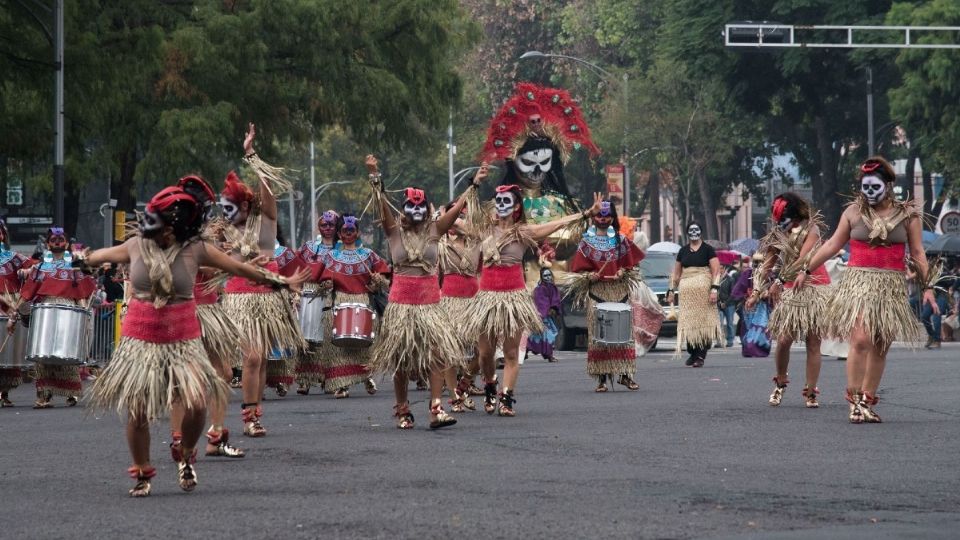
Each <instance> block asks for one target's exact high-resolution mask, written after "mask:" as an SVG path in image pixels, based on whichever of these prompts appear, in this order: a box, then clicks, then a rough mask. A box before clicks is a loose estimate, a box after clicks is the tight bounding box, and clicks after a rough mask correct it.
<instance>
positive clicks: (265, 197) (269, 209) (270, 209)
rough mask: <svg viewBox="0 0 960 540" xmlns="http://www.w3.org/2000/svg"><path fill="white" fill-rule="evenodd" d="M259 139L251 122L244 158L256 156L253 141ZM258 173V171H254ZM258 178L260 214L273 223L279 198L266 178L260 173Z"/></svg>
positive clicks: (244, 142)
mask: <svg viewBox="0 0 960 540" xmlns="http://www.w3.org/2000/svg"><path fill="white" fill-rule="evenodd" d="M256 138H257V126H255V125H254V124H253V122H250V123H249V124H247V134H246V136H244V138H243V156H244V157H246V158H250V157H252V156H254V155H256V153H257V151H256V150H254V149H253V141H254V140H255V139H256ZM254 171H255V172H256V169H254ZM257 177H258V178H260V213H261V214H263V217H265V218H267V219H272V220H273V221H276V220H277V198H276V197H275V196H274V195H273V191H271V190H270V185H269V184H268V183H267V179H266V178H264V177H263V176H262V175H261V174H260V173H259V172H257Z"/></svg>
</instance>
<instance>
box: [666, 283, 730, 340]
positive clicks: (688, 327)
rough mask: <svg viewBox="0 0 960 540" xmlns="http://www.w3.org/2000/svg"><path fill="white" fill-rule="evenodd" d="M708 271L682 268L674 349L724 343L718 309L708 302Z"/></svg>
mask: <svg viewBox="0 0 960 540" xmlns="http://www.w3.org/2000/svg"><path fill="white" fill-rule="evenodd" d="M711 284H712V281H711V279H710V270H709V268H696V267H692V268H684V269H683V275H682V277H681V278H680V287H679V294H680V298H679V300H680V315H679V317H677V349H676V356H678V357H679V356H680V353H681V351H682V350H684V349H685V348H686V347H687V346H692V347H709V346H711V345H712V344H713V342H714V341H717V342H719V343H723V342H724V337H723V329H722V328H721V327H720V315H719V314H718V313H717V305H716V304H714V303H713V302H711V301H710V285H711Z"/></svg>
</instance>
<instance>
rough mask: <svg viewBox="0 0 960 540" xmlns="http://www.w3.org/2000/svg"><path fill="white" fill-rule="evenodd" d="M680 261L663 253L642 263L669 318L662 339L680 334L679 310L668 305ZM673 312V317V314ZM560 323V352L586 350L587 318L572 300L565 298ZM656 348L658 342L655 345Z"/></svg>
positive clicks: (650, 254)
mask: <svg viewBox="0 0 960 540" xmlns="http://www.w3.org/2000/svg"><path fill="white" fill-rule="evenodd" d="M676 262H677V257H676V255H674V254H672V253H667V252H662V251H648V252H647V254H646V257H644V259H643V261H641V263H640V271H641V273H642V274H643V280H644V282H645V283H646V284H647V286H648V287H650V289H651V290H652V291H653V293H654V294H656V295H657V301H659V302H660V305H661V306H663V310H664V312H665V313H666V314H667V318H666V319H665V320H664V321H663V326H662V327H661V328H660V333H659V335H660V336H667V337H670V336H675V335H677V318H676V315H677V313H678V310H679V307H674V308H671V307H670V306H669V305H668V304H667V289H668V288H669V287H670V273H671V272H673V266H674V264H675V263H676ZM671 313H672V315H671ZM556 322H557V329H558V330H559V333H558V334H557V343H556V348H557V350H561V351H572V350H573V349H575V348H578V347H585V346H586V343H585V340H586V338H587V315H586V313H585V312H584V311H583V310H581V309H574V308H573V301H572V300H571V299H570V298H564V299H563V317H562V319H561V320H558V321H556ZM654 347H656V343H654Z"/></svg>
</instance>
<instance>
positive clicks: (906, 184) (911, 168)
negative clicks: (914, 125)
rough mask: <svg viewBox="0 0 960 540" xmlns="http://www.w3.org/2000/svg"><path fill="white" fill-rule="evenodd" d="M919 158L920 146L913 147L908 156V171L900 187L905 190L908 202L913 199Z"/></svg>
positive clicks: (905, 197) (904, 194) (904, 193)
mask: <svg viewBox="0 0 960 540" xmlns="http://www.w3.org/2000/svg"><path fill="white" fill-rule="evenodd" d="M918 157H920V146H919V145H916V144H915V145H912V146H911V147H910V152H909V153H908V154H907V169H906V172H905V176H904V178H903V180H902V181H901V182H900V187H901V188H903V197H904V200H906V201H909V200H911V199H913V177H914V175H916V172H917V158H918ZM924 203H926V202H924Z"/></svg>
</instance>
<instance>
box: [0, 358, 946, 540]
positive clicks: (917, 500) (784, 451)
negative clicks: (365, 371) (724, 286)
mask: <svg viewBox="0 0 960 540" xmlns="http://www.w3.org/2000/svg"><path fill="white" fill-rule="evenodd" d="M661 345H666V343H663V344H661ZM794 354H795V356H794V358H795V362H797V363H796V365H795V366H794V368H793V369H792V370H791V372H792V373H793V379H794V381H795V384H793V385H791V386H790V388H789V390H788V392H787V396H786V399H785V400H784V404H783V405H782V406H780V407H779V408H772V407H769V406H768V405H767V404H766V399H767V396H768V394H769V392H770V390H771V384H772V383H770V378H771V377H772V375H773V372H772V361H771V360H767V359H746V358H741V357H740V356H739V351H738V350H727V351H713V352H711V354H710V356H709V357H708V359H707V364H706V367H704V368H702V369H690V368H685V367H683V365H682V362H679V361H674V360H672V359H671V354H670V353H669V352H657V353H653V354H650V355H647V356H646V357H644V358H643V359H641V360H640V361H639V370H638V374H637V381H638V383H639V384H640V387H641V388H640V391H639V392H627V391H621V390H620V388H622V387H618V389H617V390H618V391H616V392H608V393H606V394H595V393H594V392H593V388H594V384H593V383H592V382H591V380H590V379H588V378H587V377H586V376H585V374H584V357H583V353H582V352H580V353H563V354H561V355H560V361H559V363H556V364H547V363H545V362H543V361H542V360H539V359H531V360H530V361H529V362H528V363H527V364H526V366H525V367H524V370H523V372H522V373H521V379H520V387H519V390H518V393H517V397H518V403H517V410H518V413H519V415H518V416H517V417H516V418H512V419H509V418H498V417H490V416H487V415H486V414H484V413H483V412H473V413H465V414H461V415H459V417H460V423H458V424H457V425H456V426H454V427H452V428H449V429H447V430H441V431H437V432H431V431H430V430H428V429H427V427H426V424H427V415H426V407H427V405H426V400H427V394H426V393H425V392H411V397H412V399H413V400H415V402H414V404H413V408H414V413H415V414H416V415H417V421H418V427H417V428H416V429H415V430H412V431H407V432H401V431H399V430H397V429H395V428H394V427H393V422H392V418H391V416H390V408H391V405H392V397H393V396H392V391H390V389H388V388H383V389H382V390H381V392H380V393H378V394H377V395H376V396H372V397H371V396H367V395H366V394H365V393H363V391H362V389H359V388H358V389H356V390H357V391H355V392H354V393H353V395H352V397H351V398H350V399H348V400H334V399H332V397H331V396H324V395H314V394H311V395H310V396H308V397H302V396H297V395H296V394H294V393H293V392H291V393H290V395H289V396H287V397H286V398H284V399H282V400H278V399H275V397H274V396H273V394H272V392H271V393H270V396H268V401H267V402H266V406H265V408H266V414H265V416H264V420H265V425H266V427H267V428H268V430H269V432H270V433H269V435H268V436H267V437H266V438H263V439H246V438H244V437H242V436H239V433H240V427H239V414H238V411H237V409H238V407H239V405H238V403H239V401H238V400H239V396H234V401H235V402H237V403H235V404H233V405H232V407H231V414H232V417H231V419H230V421H231V426H232V427H233V431H234V433H235V434H236V435H235V439H236V442H237V443H239V444H240V445H242V446H243V447H245V448H246V449H247V450H248V453H249V455H248V457H247V458H246V459H244V460H239V461H234V460H224V459H202V458H201V461H200V462H199V463H198V469H197V470H198V475H199V480H200V486H199V487H198V488H197V490H196V491H195V492H193V493H190V494H187V493H183V492H181V491H180V490H179V489H178V488H177V486H176V482H175V476H176V466H175V465H174V464H172V463H171V462H170V458H169V454H168V452H167V450H166V442H167V441H168V431H167V428H166V426H165V425H158V426H157V427H156V429H154V431H153V433H154V443H153V448H154V449H155V454H154V455H155V464H156V465H157V467H158V469H159V475H158V477H157V478H156V479H155V482H154V490H153V495H152V496H151V497H149V498H147V499H137V500H135V499H130V498H128V497H127V495H126V491H127V489H128V488H129V487H130V486H131V485H132V481H131V480H129V479H128V478H127V477H126V475H125V469H126V467H127V466H128V465H129V456H128V454H127V450H126V444H125V442H124V438H123V430H122V423H121V421H120V420H119V419H118V418H117V417H116V416H112V415H109V416H106V417H95V416H92V415H85V414H84V411H82V410H80V407H78V408H74V409H68V408H65V407H64V406H63V405H62V403H63V401H62V399H60V398H56V403H57V408H55V409H51V410H41V411H34V410H31V409H30V407H29V405H30V404H31V403H32V388H31V387H21V388H19V389H17V390H16V391H14V392H13V398H14V400H15V401H16V402H17V404H18V407H16V408H13V409H3V410H0V441H2V442H0V448H2V454H3V462H2V463H3V465H2V469H0V493H2V496H3V499H2V500H3V511H2V513H0V516H2V517H0V537H2V538H44V539H53V538H205V539H214V538H229V539H234V538H267V537H272V538H319V537H324V538H413V537H419V538H454V537H460V538H518V537H522V536H523V537H529V538H545V537H551V538H599V537H602V538H791V539H792V538H797V539H799V538H811V537H813V538H865V537H869V538H871V539H877V538H925V539H926V538H957V536H958V533H957V531H958V529H960V493H958V492H960V466H958V464H957V457H958V452H957V446H958V441H960V422H958V419H960V399H958V396H960V377H957V368H958V366H960V344H953V343H951V344H945V345H944V348H943V349H942V350H941V351H937V352H935V353H930V352H927V351H922V352H912V351H908V350H905V349H900V348H897V349H895V350H894V351H893V353H892V356H891V359H890V361H889V363H888V371H887V374H886V377H885V380H884V385H883V388H882V390H881V398H882V402H881V405H880V407H879V408H878V411H879V412H880V413H881V414H882V415H883V418H884V420H885V423H883V424H881V425H859V426H856V425H850V424H848V423H847V421H846V404H845V403H844V402H843V400H842V392H843V386H844V376H843V362H841V361H837V360H835V359H825V363H824V369H823V377H822V380H821V384H820V388H821V390H822V392H823V393H822V406H821V408H820V409H819V410H807V409H804V408H803V404H802V399H801V396H800V389H801V388H802V386H803V385H802V371H803V368H802V363H800V362H799V360H800V352H799V351H796V352H795V353H794ZM389 386H390V385H389V384H386V383H383V384H381V387H389Z"/></svg>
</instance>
